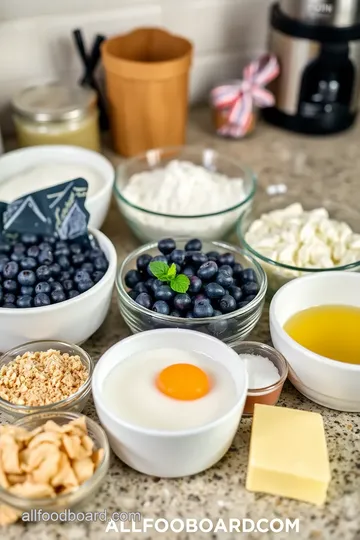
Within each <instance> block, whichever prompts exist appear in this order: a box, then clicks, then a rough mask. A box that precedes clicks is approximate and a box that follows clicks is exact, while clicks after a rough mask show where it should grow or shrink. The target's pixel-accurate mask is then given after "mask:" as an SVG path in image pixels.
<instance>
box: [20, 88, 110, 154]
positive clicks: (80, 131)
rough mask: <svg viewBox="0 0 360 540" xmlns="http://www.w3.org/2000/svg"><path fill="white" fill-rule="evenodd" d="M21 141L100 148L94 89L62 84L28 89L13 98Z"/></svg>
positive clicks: (32, 143)
mask: <svg viewBox="0 0 360 540" xmlns="http://www.w3.org/2000/svg"><path fill="white" fill-rule="evenodd" d="M11 105H12V110H13V120H14V124H15V129H16V135H17V140H18V144H19V146H21V147H24V146H37V145H47V144H68V145H74V146H82V147H83V148H88V149H90V150H95V151H97V152H98V151H100V135H99V127H98V109H97V106H96V93H95V92H94V90H91V89H88V88H82V87H68V86H64V85H62V84H60V83H51V84H45V85H42V86H33V87H30V88H26V89H25V90H23V91H21V92H20V93H19V94H17V95H16V96H15V97H14V98H13V100H12V103H11Z"/></svg>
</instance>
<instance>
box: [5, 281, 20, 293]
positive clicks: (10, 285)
mask: <svg viewBox="0 0 360 540" xmlns="http://www.w3.org/2000/svg"><path fill="white" fill-rule="evenodd" d="M3 288H4V289H5V290H6V291H7V292H10V293H15V292H16V291H17V288H18V284H17V282H16V281H15V280H14V279H6V280H5V281H4V283H3Z"/></svg>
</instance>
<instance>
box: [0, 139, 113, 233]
mask: <svg viewBox="0 0 360 540" xmlns="http://www.w3.org/2000/svg"><path fill="white" fill-rule="evenodd" d="M114 174H115V173H114V168H113V166H112V165H111V163H110V161H109V160H108V159H106V158H105V157H104V156H102V155H101V154H99V153H97V152H93V151H92V150H86V149H84V148H79V147H77V146H66V145H49V146H32V147H28V148H21V149H19V150H14V151H12V152H8V153H6V154H4V155H3V156H1V157H0V201H3V202H11V201H13V200H15V199H18V198H19V197H22V196H23V195H26V194H27V193H32V192H34V191H38V190H41V189H45V188H48V187H51V186H54V185H56V184H61V183H63V182H67V181H68V180H73V179H74V178H85V180H87V182H88V193H87V197H86V203H85V206H86V208H87V210H88V211H89V213H90V220H89V226H90V227H92V228H94V229H100V228H101V226H102V224H103V222H104V220H105V217H106V214H107V212H108V209H109V205H110V201H111V194H112V187H113V183H114Z"/></svg>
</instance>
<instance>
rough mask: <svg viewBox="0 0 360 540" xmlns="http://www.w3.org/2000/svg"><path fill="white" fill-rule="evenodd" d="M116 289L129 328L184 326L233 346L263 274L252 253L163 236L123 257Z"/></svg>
mask: <svg viewBox="0 0 360 540" xmlns="http://www.w3.org/2000/svg"><path fill="white" fill-rule="evenodd" d="M116 288H117V292H118V304H119V308H120V312H121V314H122V316H123V318H124V320H125V322H126V324H127V325H128V326H129V328H130V330H131V331H132V332H134V333H136V332H142V331H145V330H151V329H153V328H169V327H170V328H187V329H190V330H198V331H201V332H206V333H208V334H211V335H213V336H215V337H217V338H219V339H221V340H222V341H224V342H226V343H227V344H229V345H233V344H235V343H236V342H238V341H239V340H242V339H245V338H246V337H247V336H248V335H249V333H250V332H251V331H252V329H253V328H254V326H255V325H256V323H257V322H258V320H259V318H260V316H261V313H262V309H263V305H264V300H265V293H266V289H267V278H266V274H265V272H264V270H263V269H262V267H261V265H260V264H259V263H258V262H257V261H256V260H255V258H253V257H252V256H251V255H250V254H248V253H247V252H246V251H244V250H242V249H240V248H238V247H236V246H233V245H230V244H227V243H224V242H210V241H204V242H202V241H201V240H199V239H195V238H194V239H190V240H189V239H183V238H180V239H172V238H164V239H162V240H160V241H159V242H158V243H155V242H153V243H149V244H146V245H144V246H142V247H141V248H139V249H137V250H135V251H133V252H132V253H131V254H130V255H129V256H128V257H127V258H126V259H125V260H124V261H123V263H122V265H121V267H120V269H119V273H118V276H117V280H116Z"/></svg>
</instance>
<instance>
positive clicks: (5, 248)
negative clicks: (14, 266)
mask: <svg viewBox="0 0 360 540" xmlns="http://www.w3.org/2000/svg"><path fill="white" fill-rule="evenodd" d="M10 251H11V246H10V245H9V244H7V243H6V242H0V253H10Z"/></svg>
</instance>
